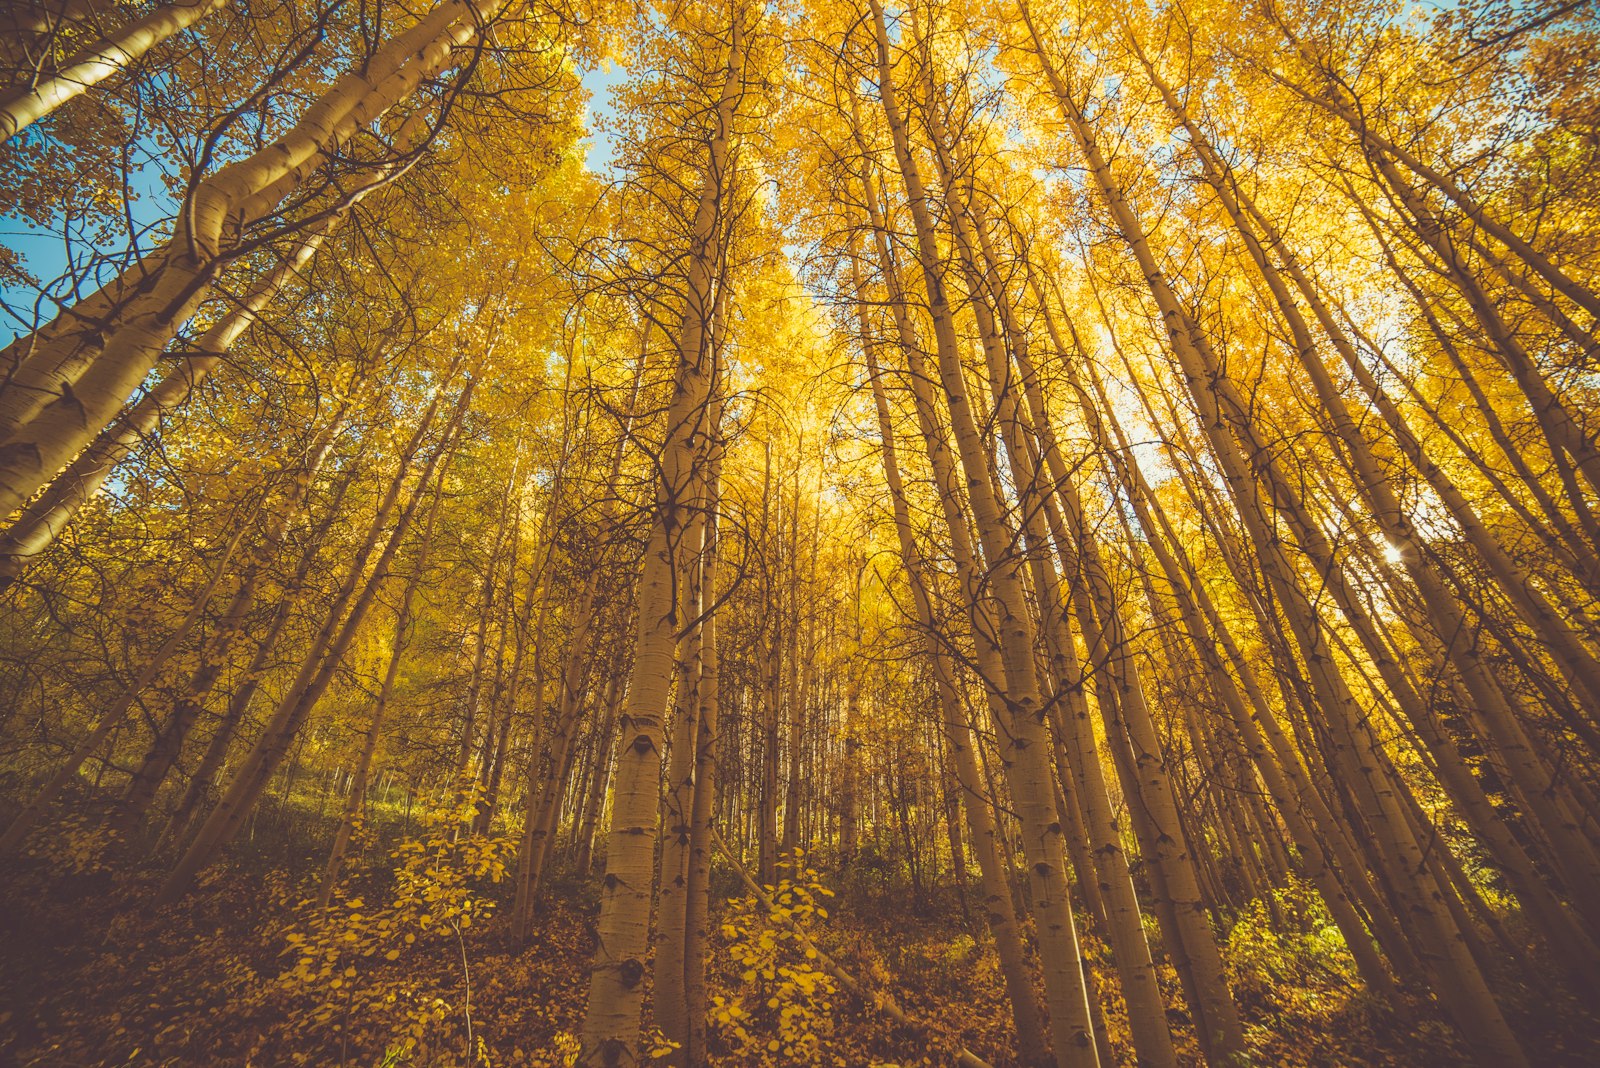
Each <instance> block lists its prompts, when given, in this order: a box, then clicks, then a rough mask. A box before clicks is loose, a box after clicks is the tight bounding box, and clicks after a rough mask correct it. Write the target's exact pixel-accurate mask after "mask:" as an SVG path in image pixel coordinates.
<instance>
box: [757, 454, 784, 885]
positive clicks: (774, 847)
mask: <svg viewBox="0 0 1600 1068" xmlns="http://www.w3.org/2000/svg"><path fill="white" fill-rule="evenodd" d="M764 457H765V465H764V467H763V468H762V476H761V544H762V547H763V551H764V552H765V553H766V554H767V559H766V562H765V568H764V571H763V583H762V590H763V593H764V594H765V597H764V598H763V600H764V601H765V603H766V604H768V605H774V606H775V605H776V604H777V600H776V599H777V589H778V570H779V561H780V560H782V559H783V554H782V553H781V552H780V551H779V546H778V544H777V542H778V541H779V540H781V537H782V535H781V533H779V532H781V529H782V525H783V523H782V517H781V515H780V516H774V515H773V514H772V512H773V509H772V501H773V496H772V444H771V442H768V443H767V444H766V447H765V451H764ZM780 496H781V494H780ZM768 618H769V622H770V625H771V630H772V636H771V640H770V645H769V648H768V653H767V664H766V673H765V678H764V682H765V685H764V687H763V692H762V701H761V769H760V772H761V781H760V786H759V791H758V796H757V801H756V805H757V813H756V878H757V879H758V880H760V882H761V885H762V886H772V885H774V884H775V883H777V881H778V740H779V737H780V735H779V733H778V728H779V722H780V718H781V717H780V712H779V709H780V705H781V703H782V699H783V689H782V678H783V675H782V670H783V655H782V650H783V634H784V630H783V613H782V612H778V611H773V612H770V613H768Z"/></svg>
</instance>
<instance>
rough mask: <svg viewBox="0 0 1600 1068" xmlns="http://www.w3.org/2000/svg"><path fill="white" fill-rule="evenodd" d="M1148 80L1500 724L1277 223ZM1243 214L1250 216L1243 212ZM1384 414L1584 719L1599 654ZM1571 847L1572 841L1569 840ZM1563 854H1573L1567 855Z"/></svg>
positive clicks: (1377, 509) (1470, 685) (1460, 614)
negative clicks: (1283, 260)
mask: <svg viewBox="0 0 1600 1068" xmlns="http://www.w3.org/2000/svg"><path fill="white" fill-rule="evenodd" d="M1147 70H1148V72H1149V75H1150V78H1151V80H1152V81H1153V82H1154V83H1155V84H1156V86H1157V88H1158V89H1160V91H1161V93H1162V95H1163V97H1164V98H1165V99H1166V101H1167V105H1168V107H1169V109H1171V110H1172V112H1173V114H1174V115H1175V116H1176V117H1177V118H1178V119H1179V121H1180V122H1181V123H1182V124H1183V125H1184V127H1185V132H1186V134H1187V135H1188V137H1189V140H1190V143H1191V145H1192V146H1193V147H1194V149H1195V151H1196V154H1197V155H1198V156H1199V157H1200V158H1201V160H1202V163H1203V164H1204V167H1205V171H1206V176H1207V180H1208V181H1209V182H1210V183H1211V184H1212V186H1213V187H1214V188H1215V189H1216V190H1217V192H1218V195H1219V198H1220V200H1221V202H1222V204H1223V206H1224V207H1225V208H1226V209H1227V212H1228V214H1229V217H1230V218H1231V220H1232V221H1233V223H1234V225H1235V227H1236V228H1237V229H1238V231H1239V233H1240V234H1241V236H1242V237H1243V238H1244V241H1245V244H1246V247H1247V248H1248V250H1249V252H1250V255H1251V257H1252V259H1253V260H1254V261H1255V263H1256V266H1257V269H1258V271H1259V272H1260V273H1261V275H1262V277H1263V278H1264V279H1265V280H1266V282H1267V284H1268V287H1269V288H1270V289H1271V291H1272V294H1273V297H1274V299H1275V300H1276V302H1277V304H1278V306H1279V309H1280V311H1281V313H1282V315H1283V317H1284V320H1285V322H1287V323H1288V325H1289V328H1290V331H1291V334H1292V336H1293V339H1294V348H1295V351H1296V354H1297V355H1298V356H1299V359H1300V362H1301V364H1302V366H1304V367H1305V369H1306V371H1307V373H1308V376H1309V377H1310V378H1311V381H1312V384H1313V386H1314V388H1315V390H1316V394H1317V398H1318V400H1319V401H1320V402H1321V404H1322V405H1323V408H1324V410H1325V411H1326V412H1327V413H1328V414H1329V416H1330V418H1331V420H1332V422H1333V426H1334V430H1335V433H1336V435H1337V436H1338V439H1339V440H1340V442H1341V443H1342V444H1343V445H1344V447H1345V451H1346V454H1347V456H1348V457H1349V459H1350V462H1351V464H1352V466H1353V467H1354V469H1355V473H1356V475H1357V489H1358V491H1359V492H1360V493H1361V495H1362V497H1363V499H1364V500H1365V501H1366V503H1367V506H1368V508H1369V509H1370V511H1371V513H1372V515H1373V516H1374V518H1376V519H1377V520H1378V523H1379V525H1380V527H1381V528H1382V530H1383V533H1384V536H1385V537H1386V538H1388V540H1389V543H1390V545H1391V546H1392V547H1393V548H1394V549H1395V550H1396V551H1397V553H1398V555H1399V557H1400V560H1401V563H1402V566H1403V567H1404V568H1405V570H1406V572H1407V574H1408V575H1409V576H1410V578H1411V580H1412V581H1413V583H1415V585H1416V587H1417V589H1418V591H1419V592H1420V594H1421V596H1422V599H1423V601H1424V603H1425V605H1426V607H1427V611H1428V614H1429V621H1430V623H1431V625H1432V627H1433V629H1434V631H1435V632H1436V633H1437V634H1438V635H1439V636H1440V638H1441V639H1442V641H1443V642H1444V643H1445V648H1446V653H1447V655H1448V656H1449V658H1450V660H1451V661H1452V662H1453V663H1454V665H1455V667H1456V669H1457V670H1458V671H1459V672H1460V675H1461V678H1462V680H1463V681H1464V683H1465V685H1466V686H1467V689H1468V690H1469V692H1470V693H1471V694H1472V697H1473V700H1474V701H1475V702H1476V703H1477V704H1478V705H1479V706H1480V707H1482V708H1483V710H1484V713H1485V715H1487V716H1489V717H1492V721H1493V722H1498V723H1501V724H1504V723H1505V722H1506V721H1507V720H1508V719H1509V718H1510V717H1511V716H1512V711H1511V709H1510V708H1509V707H1508V706H1507V702H1506V698H1505V695H1504V694H1503V693H1502V692H1501V690H1500V689H1499V687H1498V686H1497V685H1496V684H1495V682H1494V679H1493V677H1492V674H1491V671H1490V669H1489V668H1488V667H1487V666H1485V664H1484V663H1483V661H1482V659H1481V657H1480V655H1479V649H1478V644H1477V643H1476V642H1474V641H1471V640H1466V639H1464V638H1461V637H1458V636H1461V635H1465V634H1467V633H1469V632H1470V629H1471V628H1470V626H1469V624H1468V621H1467V618H1466V613H1465V610H1464V609H1463V607H1462V605H1461V604H1460V603H1459V602H1458V600H1457V599H1456V597H1455V595H1454V594H1453V593H1452V592H1451V590H1450V588H1449V587H1448V585H1447V584H1446V582H1445V581H1444V580H1443V579H1442V578H1441V576H1440V575H1439V574H1438V573H1437V572H1436V571H1435V569H1434V568H1433V567H1432V566H1431V564H1430V560H1429V557H1428V554H1427V552H1426V551H1425V547H1424V546H1423V544H1422V540H1421V538H1420V537H1419V536H1418V533H1417V531H1416V529H1415V527H1414V526H1413V524H1412V522H1411V520H1410V518H1409V516H1408V515H1407V513H1406V511H1405V509H1404V507H1403V506H1402V505H1401V503H1400V500H1399V496H1398V494H1397V492H1396V491H1395V489H1394V488H1393V487H1392V485H1391V483H1390V480H1389V477H1388V475H1387V474H1386V473H1385V472H1384V471H1383V469H1382V468H1381V466H1380V464H1379V462H1378V460H1377V458H1376V456H1375V455H1374V454H1373V451H1372V448H1371V446H1370V444H1369V443H1368V441H1367V439H1366V438H1365V436H1364V435H1363V434H1362V432H1361V431H1360V430H1359V428H1358V427H1357V425H1356V422H1355V419H1354V418H1353V417H1352V415H1351V413H1350V411H1349V409H1348V407H1347V406H1346V403H1345V400H1344V397H1343V395H1342V394H1341V393H1340V392H1339V389H1338V388H1337V386H1336V385H1335V384H1334V382H1333V380H1332V378H1331V376H1330V375H1329V374H1328V372H1327V369H1326V368H1325V367H1324V366H1323V363H1322V359H1321V356H1320V355H1319V354H1318V352H1317V346H1316V342H1315V340H1314V339H1313V338H1312V335H1311V330H1310V327H1309V325H1308V324H1307V323H1306V321H1305V319H1304V317H1303V316H1302V315H1301V313H1300V310H1299V307H1298V305H1297V304H1296V303H1295V301H1294V298H1293V296H1292V294H1291V293H1290V291H1289V286H1288V283H1287V281H1286V280H1285V278H1284V276H1283V275H1282V274H1280V273H1279V271H1278V270H1277V268H1276V267H1275V266H1274V265H1273V264H1272V262H1271V261H1270V259H1269V258H1268V256H1267V254H1266V250H1265V249H1264V248H1263V243H1264V241H1270V242H1271V243H1272V244H1273V245H1275V246H1276V247H1277V248H1278V249H1279V250H1280V255H1284V252H1283V249H1284V246H1283V242H1282V241H1281V239H1279V238H1278V235H1277V234H1276V232H1275V231H1272V230H1271V229H1269V228H1266V223H1265V220H1264V219H1263V217H1262V216H1261V215H1260V213H1259V212H1258V211H1256V210H1255V208H1254V204H1253V203H1251V202H1250V200H1249V198H1248V195H1247V194H1245V193H1244V192H1243V191H1242V190H1237V188H1236V185H1235V183H1233V182H1231V181H1230V180H1229V178H1228V176H1227V174H1226V172H1225V170H1224V167H1223V163H1222V160H1221V158H1220V157H1219V156H1218V155H1217V154H1216V153H1215V152H1214V151H1213V150H1212V149H1211V147H1210V144H1209V142H1207V141H1206V140H1205V138H1204V137H1203V136H1202V135H1201V134H1200V132H1199V130H1198V129H1196V128H1195V127H1194V125H1193V123H1191V122H1190V121H1189V119H1188V116H1187V113H1186V112H1185V111H1184V110H1183V108H1182V106H1181V104H1180V103H1179V102H1178V100H1177V98H1176V96H1175V94H1173V92H1172V91H1171V89H1169V88H1168V87H1167V86H1166V84H1165V83H1164V82H1162V81H1161V79H1160V77H1159V75H1157V74H1156V72H1155V70H1154V68H1153V67H1150V66H1148V64H1147ZM1247 212H1248V213H1249V215H1248V216H1247V214H1246V213H1247ZM1257 226H1261V227H1263V229H1264V232H1263V233H1262V234H1261V235H1260V236H1258V234H1257V232H1256V227H1257ZM1290 269H1291V270H1292V271H1293V272H1294V273H1295V274H1297V275H1299V283H1300V285H1299V288H1300V291H1301V293H1302V296H1303V298H1304V299H1306V300H1307V301H1308V303H1309V304H1310V305H1311V306H1312V308H1313V310H1314V311H1315V312H1316V314H1317V317H1318V318H1319V320H1320V321H1321V324H1322V326H1323V327H1324V329H1325V331H1326V332H1327V333H1328V335H1329V337H1330V338H1331V339H1332V340H1333V342H1334V344H1335V346H1336V347H1337V348H1339V349H1340V350H1341V352H1342V354H1343V355H1344V359H1345V362H1346V363H1347V364H1348V365H1349V366H1350V368H1351V371H1352V373H1353V374H1355V375H1356V376H1357V378H1358V380H1359V381H1361V382H1362V385H1363V388H1364V389H1365V390H1366V391H1367V392H1368V393H1369V395H1373V394H1376V396H1375V398H1374V399H1375V400H1378V398H1381V397H1382V394H1381V391H1379V390H1376V389H1375V388H1374V387H1375V383H1373V382H1372V380H1371V376H1370V374H1368V373H1367V372H1366V369H1365V368H1364V367H1363V366H1362V365H1361V362H1360V360H1359V359H1358V358H1356V355H1355V353H1354V351H1353V349H1352V348H1351V347H1350V345H1349V343H1348V342H1347V341H1345V340H1344V338H1343V333H1342V332H1341V331H1339V330H1338V328H1337V325H1336V324H1335V323H1334V321H1333V319H1332V317H1331V315H1330V314H1329V313H1328V311H1327V309H1326V307H1325V306H1324V305H1323V304H1322V302H1321V301H1320V300H1319V299H1317V297H1316V292H1315V290H1314V289H1313V288H1312V287H1311V286H1310V285H1309V284H1306V280H1305V277H1304V274H1303V272H1300V271H1298V270H1295V269H1294V268H1293V267H1291V268H1290ZM1378 403H1379V404H1380V407H1381V409H1382V410H1383V414H1384V416H1385V419H1386V420H1387V421H1388V422H1389V423H1390V425H1391V427H1392V428H1395V429H1396V430H1397V432H1398V433H1399V435H1400V439H1401V446H1402V449H1403V450H1404V451H1405V452H1406V453H1407V454H1408V456H1409V457H1410V458H1412V459H1413V460H1414V462H1417V463H1418V464H1419V466H1423V467H1425V468H1426V470H1427V471H1428V473H1429V474H1430V475H1431V477H1430V478H1429V482H1430V485H1432V486H1433V488H1434V489H1435V490H1436V491H1438V492H1440V494H1441V497H1442V498H1443V499H1444V501H1445V504H1446V507H1447V508H1448V509H1449V510H1450V512H1451V514H1452V516H1453V517H1455V518H1456V519H1457V521H1458V522H1459V523H1461V524H1462V527H1463V529H1464V530H1465V531H1466V533H1467V535H1468V539H1469V540H1470V541H1471V542H1472V543H1473V545H1474V547H1475V548H1477V549H1478V550H1479V552H1480V554H1481V555H1482V556H1483V557H1484V559H1485V562H1486V563H1488V564H1489V567H1490V570H1491V572H1492V573H1493V574H1494V575H1495V577H1496V578H1497V579H1498V580H1499V582H1500V585H1501V588H1502V589H1503V590H1504V591H1505V592H1506V594H1507V595H1508V597H1509V598H1510V599H1511V601H1512V603H1513V604H1515V605H1517V607H1518V609H1519V610H1520V611H1521V612H1522V614H1523V616H1524V619H1525V620H1526V621H1527V622H1528V623H1529V624H1530V625H1531V626H1532V627H1534V629H1535V631H1536V633H1537V634H1538V635H1539V636H1540V637H1541V639H1542V640H1543V641H1544V642H1545V643H1547V645H1548V647H1549V649H1550V651H1551V652H1552V654H1553V655H1554V657H1555V658H1556V661H1557V663H1558V664H1559V665H1560V666H1561V668H1562V670H1563V672H1564V673H1565V674H1566V675H1567V677H1568V679H1569V681H1571V682H1572V683H1573V684H1574V685H1575V686H1577V687H1579V688H1581V690H1582V691H1583V692H1584V694H1585V695H1586V696H1587V697H1588V698H1589V707H1590V709H1591V713H1590V714H1591V717H1592V716H1593V715H1594V711H1593V710H1595V709H1600V661H1596V660H1595V658H1594V657H1593V656H1592V655H1591V654H1590V653H1589V652H1588V651H1587V650H1586V649H1584V648H1583V647H1582V646H1581V645H1580V644H1579V642H1578V640H1577V637H1576V635H1574V634H1573V633H1572V631H1571V630H1570V628H1568V627H1567V626H1566V624H1565V621H1564V620H1562V619H1561V618H1560V616H1559V615H1557V614H1556V612H1555V610H1554V609H1553V607H1552V606H1551V605H1550V604H1549V603H1548V602H1547V601H1545V600H1544V598H1543V596H1542V595H1541V594H1539V593H1538V591H1537V589H1536V588H1535V587H1534V586H1533V585H1532V584H1531V583H1530V582H1529V581H1528V576H1527V575H1526V573H1524V572H1522V571H1521V569H1519V568H1517V567H1516V566H1515V565H1514V564H1512V562H1511V560H1510V558H1509V556H1508V555H1507V554H1506V553H1505V552H1504V550H1503V549H1501V548H1500V546H1499V545H1498V543H1497V542H1495V541H1494V540H1493V538H1492V537H1491V536H1490V535H1489V534H1488V532H1487V531H1486V530H1485V529H1484V528H1483V526H1482V524H1481V523H1479V522H1478V521H1477V518H1476V515H1475V514H1474V513H1473V512H1472V510H1471V508H1470V506H1469V505H1467V503H1466V501H1465V499H1464V498H1463V497H1462V496H1461V494H1460V493H1459V491H1456V490H1455V488H1454V486H1453V484H1451V483H1450V482H1449V480H1448V479H1447V478H1445V477H1444V476H1443V472H1442V471H1440V470H1439V468H1438V466H1437V465H1436V464H1431V463H1429V462H1428V460H1427V458H1426V456H1425V454H1424V453H1423V452H1422V450H1421V449H1420V447H1418V445H1417V443H1416V442H1415V439H1414V438H1412V437H1411V435H1410V434H1409V431H1408V430H1407V429H1406V427H1405V424H1404V423H1403V421H1402V420H1400V419H1399V417H1398V413H1397V412H1394V410H1393V406H1392V405H1385V404H1383V402H1382V401H1381V400H1378ZM1568 845H1569V848H1570V843H1569V844H1568ZM1568 855H1569V856H1570V854H1568ZM1578 893H1579V894H1580V896H1584V895H1590V894H1592V893H1593V890H1592V889H1591V890H1588V891H1586V890H1584V889H1582V888H1581V887H1580V888H1578Z"/></svg>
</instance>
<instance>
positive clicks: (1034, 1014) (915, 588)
mask: <svg viewBox="0 0 1600 1068" xmlns="http://www.w3.org/2000/svg"><path fill="white" fill-rule="evenodd" d="M865 188H866V189H867V190H868V193H869V195H870V193H871V186H870V184H867V185H866V186H865ZM875 214H876V213H875ZM875 233H877V234H879V236H880V237H881V231H877V230H876V228H875ZM883 247H886V246H881V247H880V251H881V249H882V248H883ZM884 268H885V271H886V272H887V271H891V270H893V266H892V264H889V263H885V264H884ZM856 289H857V293H858V296H857V302H856V315H857V320H858V325H859V330H860V333H861V347H862V351H863V355H864V358H865V360H866V365H867V377H868V380H869V382H870V383H871V386H872V394H873V401H874V404H875V406H876V408H877V413H878V436H879V439H880V441H881V449H882V455H883V473H884V481H885V482H886V483H887V484H888V487H889V497H890V501H891V503H892V504H893V507H894V518H895V531H896V534H897V536H898V538H899V542H900V557H901V560H902V562H903V563H904V566H905V569H906V578H907V582H908V584H909V585H910V587H911V595H912V599H913V601H914V602H915V603H916V611H917V623H918V625H919V626H920V627H921V628H922V631H923V643H924V648H925V652H926V655H927V657H928V659H929V663H930V664H931V665H932V668H933V678H934V688H935V692H936V694H937V697H938V701H939V712H940V720H939V724H940V728H941V730H942V731H943V733H944V736H945V739H946V742H947V744H948V746H949V749H950V756H951V761H952V763H953V764H954V765H955V772H956V777H957V779H958V781H959V783H960V786H961V803H962V807H963V809H964V810H965V812H966V816H967V824H968V828H969V829H970V831H971V834H970V835H969V838H970V840H971V843H972V851H973V855H974V857H975V858H976V859H977V861H978V871H979V878H980V880H981V884H980V885H981V889H982V894H983V906H984V917H985V919H986V920H987V921H988V925H989V931H990V934H991V935H992V937H993V938H994V942H995V954H996V956H998V957H999V959H1000V972H1001V976H1002V977H1003V979H1004V981H1005V985H1006V993H1007V995H1008V997H1009V999H1010V1001H1011V1016H1012V1021H1013V1022H1014V1024H1015V1026H1016V1033H1017V1049H1018V1053H1019V1056H1020V1059H1021V1061H1022V1063H1023V1064H1025V1065H1030V1066H1033V1065H1042V1064H1048V1063H1049V1062H1050V1059H1049V1054H1048V1051H1047V1047H1046V1044H1045V1038H1044V1029H1043V1026H1042V1024H1041V1022H1040V1019H1039V1004H1038V999H1037V995H1036V994H1035V992H1034V988H1033V978H1032V976H1031V975H1030V974H1029V971H1028V964H1027V957H1026V954H1025V951H1024V948H1023V944H1022V936H1021V933H1020V931H1019V929H1018V926H1017V917H1016V911H1015V907H1014V905H1013V903H1012V899H1011V883H1010V880H1009V878H1008V877H1007V873H1006V866H1005V863H1004V861H1003V860H1002V858H1001V852H1000V849H999V847H998V842H997V836H996V833H995V827H994V813H993V812H992V811H991V809H990V807H989V800H988V792H987V791H986V790H985V789H984V785H983V781H982V777H981V773H980V771H979V769H978V762H977V757H976V754H975V752H974V750H973V740H972V731H971V728H970V727H969V726H968V724H967V719H966V713H965V711H964V710H963V708H962V706H961V701H960V698H959V697H958V696H957V694H956V688H955V681H954V678H953V676H952V674H951V668H950V663H949V658H948V656H947V654H946V653H945V650H944V646H943V645H942V644H941V638H940V636H939V633H938V631H937V629H936V628H937V621H936V620H935V618H934V613H933V602H932V599H931V597H930V595H929V592H928V588H927V579H926V565H925V563H924V561H923V558H922V553H921V550H920V549H919V548H918V546H917V543H916V537H915V535H914V534H913V533H912V529H911V511H910V506H909V505H908V504H907V502H906V495H905V489H904V485H903V483H902V480H901V476H900V462H899V457H898V452H897V450H896V447H895V434H894V424H893V421H892V419H891V417H890V414H889V404H888V399H887V397H886V396H885V391H884V386H883V372H882V371H881V370H880V369H879V367H878V362H877V357H876V355H875V349H876V345H875V343H874V341H873V339H872V337H871V334H870V327H869V324H868V322H867V318H866V306H865V293H864V292H863V291H862V288H861V283H860V281H859V279H858V280H857V282H856ZM897 289H898V286H893V287H891V304H892V306H893V308H894V310H895V315H896V318H897V319H899V320H903V319H904V316H905V311H904V308H903V305H902V304H901V303H900V301H899V300H898V299H896V298H895V296H894V294H895V291H896V290H897ZM907 325H909V324H907ZM944 476H945V478H950V477H953V473H952V472H948V471H946V472H944ZM940 481H941V483H942V482H943V479H941V480H940Z"/></svg>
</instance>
